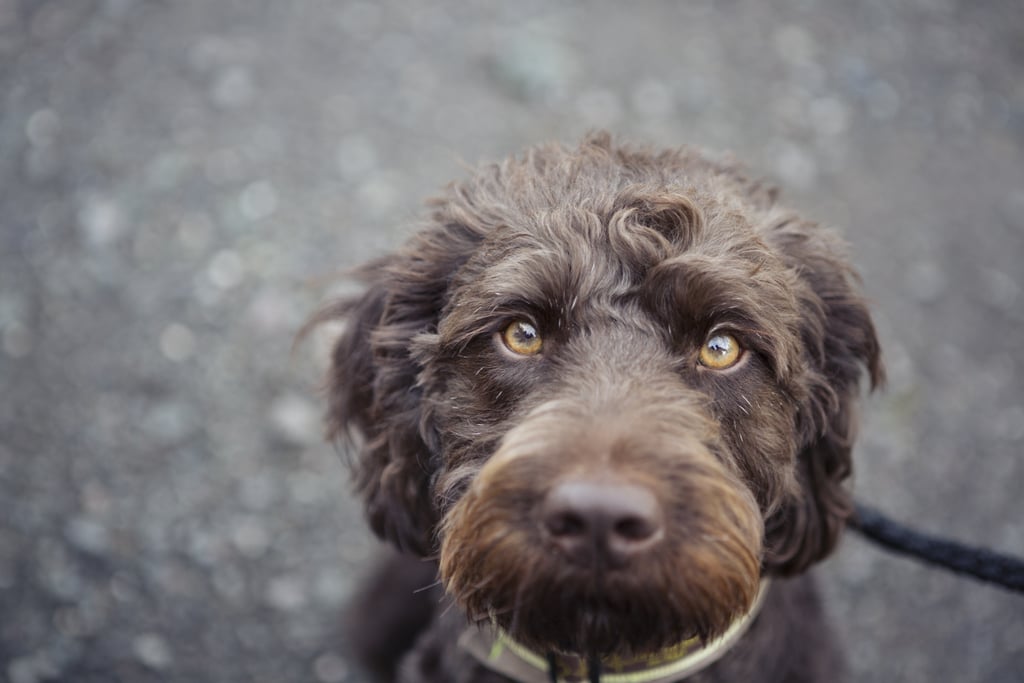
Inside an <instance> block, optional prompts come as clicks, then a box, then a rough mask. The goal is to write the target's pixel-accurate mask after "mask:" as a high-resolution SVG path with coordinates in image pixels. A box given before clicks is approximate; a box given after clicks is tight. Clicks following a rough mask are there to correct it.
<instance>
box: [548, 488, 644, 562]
mask: <svg viewBox="0 0 1024 683" xmlns="http://www.w3.org/2000/svg"><path fill="white" fill-rule="evenodd" d="M542 525H543V529H544V531H545V532H546V534H547V537H548V538H550V539H551V541H552V542H553V543H554V545H555V547H556V548H558V549H559V550H560V551H561V552H562V553H564V554H565V555H566V557H567V558H568V559H569V560H570V561H572V562H574V563H576V564H580V565H584V566H596V565H603V566H608V567H612V568H618V567H622V566H624V565H626V564H627V563H628V562H629V560H630V559H632V558H634V557H636V556H638V555H640V554H642V553H644V552H645V551H647V550H648V549H650V548H651V547H653V546H654V545H656V544H657V543H658V541H659V540H660V539H661V537H662V536H663V535H664V532H663V520H662V513H661V506H660V505H659V503H658V500H657V498H656V497H655V495H654V493H653V492H652V491H650V490H649V489H647V488H646V487H643V486H640V485H638V484H631V483H619V482H605V481H599V480H596V481H595V480H586V479H570V480H567V481H563V482H560V483H558V484H556V485H555V486H554V488H552V489H551V491H550V492H549V493H548V494H547V497H546V498H545V500H544V504H543V507H542Z"/></svg>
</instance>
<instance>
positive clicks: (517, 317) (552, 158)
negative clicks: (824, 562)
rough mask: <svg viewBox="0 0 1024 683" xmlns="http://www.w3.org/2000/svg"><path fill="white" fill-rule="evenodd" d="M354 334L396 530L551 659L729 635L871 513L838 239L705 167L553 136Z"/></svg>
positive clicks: (366, 439)
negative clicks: (758, 602) (771, 581)
mask: <svg viewBox="0 0 1024 683" xmlns="http://www.w3.org/2000/svg"><path fill="white" fill-rule="evenodd" d="M432 208H433V211H432V216H431V221H430V223H429V224H428V225H427V226H425V227H424V229H423V230H421V231H420V232H419V233H417V234H416V235H414V236H413V238H412V239H411V240H410V242H409V243H407V244H406V245H405V246H404V247H403V248H402V249H400V250H399V251H397V252H396V253H394V254H392V255H391V256H388V257H385V258H384V259H382V260H380V261H378V262H376V263H373V264H370V265H369V266H367V267H366V268H365V269H364V270H363V276H364V278H365V279H366V281H367V284H368V288H367V291H366V293H365V294H364V295H363V296H362V297H360V298H358V299H354V300H349V301H345V302H341V303H339V304H336V305H334V306H332V307H330V308H329V309H327V310H326V311H325V312H324V313H323V314H322V315H321V316H320V319H328V318H341V319H344V320H346V321H347V328H346V330H345V332H344V333H343V334H342V336H341V338H340V339H339V341H338V342H337V345H336V347H335V352H334V362H333V367H332V370H331V377H330V397H331V403H330V409H329V411H330V412H329V420H330V428H331V431H332V432H333V433H334V434H340V433H342V432H345V431H347V432H348V433H351V434H354V435H355V436H356V438H357V440H358V441H359V442H360V445H359V450H360V455H359V457H358V458H357V460H356V462H355V466H356V467H355V469H356V478H357V483H358V486H359V490H360V491H361V493H362V495H363V496H364V498H365V500H366V503H367V510H368V516H369V519H370V522H371V524H372V526H373V528H374V530H375V531H376V532H377V533H378V534H379V535H381V536H382V537H384V538H387V539H389V540H391V541H392V542H394V543H396V544H397V545H398V546H400V547H402V548H404V549H406V550H411V551H414V552H418V553H421V554H424V555H431V554H435V553H439V559H440V567H441V575H442V579H443V581H444V583H445V586H446V589H447V591H448V592H449V593H450V594H451V595H452V596H453V597H454V599H455V600H456V601H457V602H458V603H459V604H460V606H462V607H463V608H464V609H465V610H466V611H467V613H468V614H469V615H470V617H472V618H477V619H488V618H490V619H495V620H496V621H497V622H498V623H499V624H500V625H502V626H503V627H504V628H505V629H506V630H508V631H510V632H511V634H512V635H513V636H514V637H517V638H518V639H520V640H522V641H524V642H526V643H528V644H530V645H533V646H535V647H537V648H540V649H559V650H563V651H568V652H577V653H601V654H614V653H617V654H630V655H632V654H639V653H645V652H652V651H655V650H657V649H659V648H661V647H664V646H668V645H671V644H673V643H676V642H679V641H680V640H682V639H684V638H686V637H689V636H693V635H698V636H702V637H705V638H708V637H712V636H715V635H717V634H720V633H722V632H723V631H724V630H725V629H726V628H727V627H728V626H729V624H730V623H732V621H733V620H734V619H735V618H736V617H737V616H738V615H740V614H742V613H743V612H745V611H746V610H747V609H749V607H750V605H751V604H752V602H753V600H754V598H755V595H756V593H757V589H758V585H759V581H760V578H761V576H762V574H763V573H776V574H792V573H796V572H799V571H802V570H803V569H804V568H806V567H807V566H808V565H810V564H811V563H813V562H814V561H816V560H818V559H820V558H821V557H823V556H824V555H826V554H827V553H828V552H829V551H830V550H831V549H832V547H833V546H834V544H835V542H836V540H837V536H838V533H839V531H840V530H841V528H842V526H843V524H844V523H845V519H846V517H847V516H848V515H849V512H850V501H849V498H848V495H847V493H846V491H845V490H844V489H843V488H842V486H841V482H842V480H843V479H844V478H845V477H846V476H847V475H848V473H849V470H850V457H849V454H850V446H851V440H852V437H853V430H854V427H853V425H854V419H853V418H854V410H853V403H854V401H855V397H856V395H857V392H858V383H859V378H860V375H861V373H862V372H863V369H864V368H866V369H867V371H868V374H869V376H870V379H871V381H872V383H875V382H877V381H879V380H880V378H881V372H882V371H881V366H880V361H879V355H878V347H877V342H876V339H875V335H874V330H873V327H872V323H871V320H870V317H869V315H868V313H867V311H866V309H865V307H864V305H863V303H862V301H861V299H860V297H859V296H858V294H857V293H856V289H855V277H854V275H853V273H852V272H851V270H850V268H849V266H848V265H847V264H846V262H845V260H844V259H843V257H842V255H841V249H840V246H839V244H838V242H837V240H836V239H835V238H834V237H833V236H832V235H831V234H830V233H828V232H827V231H824V230H822V229H820V228H818V227H816V226H814V225H811V224H809V223H807V222H804V221H802V220H800V219H799V218H798V217H796V216H795V215H793V214H791V213H787V212H784V211H782V210H780V209H778V208H776V207H775V206H774V196H773V194H772V193H771V192H770V191H767V190H765V189H763V188H761V187H760V186H758V185H756V184H754V183H751V182H749V181H748V180H746V179H745V178H744V177H743V176H742V174H740V173H739V172H738V171H736V170H735V169H731V168H728V167H723V166H720V165H716V164H713V163H711V162H709V161H707V160H705V159H703V158H701V157H699V156H697V155H695V154H694V153H692V152H686V151H684V152H668V153H661V154H653V153H648V152H643V151H639V152H637V151H631V150H628V149H624V148H616V147H615V146H613V145H612V143H611V142H610V140H609V139H608V138H607V137H606V136H595V137H592V138H590V139H588V140H586V141H584V142H583V144H582V145H581V146H580V147H579V148H578V149H575V150H565V149H562V148H558V147H546V148H538V149H536V150H533V151H531V152H528V153H527V154H526V155H525V156H524V157H522V158H519V159H513V160H510V161H507V162H505V163H504V164H502V165H499V166H493V167H490V168H487V169H484V170H482V171H481V172H479V174H478V175H477V176H476V177H475V178H473V179H472V180H471V181H470V182H468V183H466V184H463V185H457V186H453V187H452V188H451V189H450V190H449V192H448V194H447V195H446V196H445V197H443V198H441V199H439V200H435V201H434V202H433V204H432Z"/></svg>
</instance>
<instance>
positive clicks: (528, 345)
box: [501, 320, 544, 356]
mask: <svg viewBox="0 0 1024 683" xmlns="http://www.w3.org/2000/svg"><path fill="white" fill-rule="evenodd" d="M501 341H502V342H503V343H504V344H505V347H506V348H507V349H508V350H509V351H511V352H512V353H514V354H516V355H519V356H533V355H536V354H538V353H540V349H541V347H542V346H543V345H544V342H543V341H542V340H541V337H540V333H539V332H537V328H536V327H534V326H533V325H531V324H530V323H528V322H526V321H525V320H515V321H513V322H511V323H509V325H508V327H506V328H505V330H504V331H503V332H502V333H501Z"/></svg>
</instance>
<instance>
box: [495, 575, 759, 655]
mask: <svg viewBox="0 0 1024 683" xmlns="http://www.w3.org/2000/svg"><path fill="white" fill-rule="evenodd" d="M538 597H539V599H538V600H536V601H533V602H531V604H521V605H519V607H518V608H517V609H514V610H512V611H510V612H506V613H504V614H502V615H499V616H497V623H498V625H499V626H501V627H502V628H503V629H504V630H505V631H506V632H507V633H508V634H509V635H510V636H512V637H513V638H514V639H516V640H517V641H519V642H521V643H522V644H524V645H526V646H528V647H530V648H532V649H534V650H536V651H538V652H552V651H556V652H562V653H571V654H577V655H580V656H589V655H600V656H611V655H619V656H623V657H636V656H641V655H648V654H653V653H656V652H658V651H660V650H663V649H665V648H668V647H672V646H674V645H678V644H679V643H680V642H682V641H684V640H687V639H689V638H692V637H695V636H696V637H700V638H702V639H711V638H713V637H715V636H717V635H719V634H720V633H722V632H724V630H725V629H726V628H728V626H729V625H730V624H731V623H732V621H733V619H734V618H735V617H737V616H739V614H742V612H743V611H744V609H743V607H742V606H740V605H738V604H737V605H736V606H735V607H734V608H733V609H722V606H721V605H714V606H709V607H711V609H705V610H703V611H701V610H700V608H699V607H698V606H694V607H693V608H691V609H690V610H686V609H682V608H681V606H680V605H670V604H667V601H666V600H665V599H664V597H663V596H662V599H661V600H659V599H658V596H654V595H646V596H640V595H629V594H627V593H622V592H619V593H614V594H613V593H609V594H607V595H600V596H598V595H574V594H573V593H572V591H567V590H561V591H552V592H551V593H550V594H548V595H540V596H538Z"/></svg>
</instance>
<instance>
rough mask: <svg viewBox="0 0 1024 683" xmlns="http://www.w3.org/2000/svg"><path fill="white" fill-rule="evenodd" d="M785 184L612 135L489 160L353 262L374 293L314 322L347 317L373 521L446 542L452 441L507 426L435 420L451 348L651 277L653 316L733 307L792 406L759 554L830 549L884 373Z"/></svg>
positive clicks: (345, 345)
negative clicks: (866, 396)
mask: <svg viewBox="0 0 1024 683" xmlns="http://www.w3.org/2000/svg"><path fill="white" fill-rule="evenodd" d="M775 201H776V195H775V192H774V191H773V190H772V189H770V188H768V187H766V186H764V185H762V184H760V183H759V182H756V181H753V180H750V179H749V178H748V177H747V176H746V175H745V174H744V173H743V172H742V171H741V170H740V169H738V168H737V167H735V166H733V165H731V164H728V163H725V164H721V163H717V162H713V161H710V160H708V159H707V158H705V157H703V156H701V155H700V154H698V153H696V152H695V151H693V150H688V149H681V150H675V151H667V152H657V153H655V152H651V151H649V150H646V149H641V148H629V147H624V146H618V145H616V144H614V143H613V142H612V140H611V138H610V137H609V136H607V135H605V134H596V135H592V136H590V137H588V138H586V139H585V140H584V141H583V142H582V143H581V144H580V145H579V146H578V147H576V148H567V147H562V146H559V145H546V146H540V147H537V148H534V149H532V150H530V151H528V152H526V153H525V154H524V155H522V156H519V157H515V158H512V159H509V160H507V161H504V162H502V163H499V164H493V165H488V166H484V167H483V168H481V169H480V170H478V171H477V172H476V173H475V174H474V175H473V176H472V177H471V178H470V179H469V180H467V181H464V182H460V183H455V184H453V185H451V186H449V187H448V189H447V191H446V192H445V193H444V194H443V195H442V196H441V197H439V198H436V199H434V200H431V201H430V202H429V205H428V206H429V220H428V221H427V222H426V224H425V225H424V226H423V227H422V229H421V230H419V231H418V232H416V233H415V234H414V235H413V236H412V237H411V238H410V239H409V241H408V242H407V243H406V244H405V245H404V246H402V247H401V248H399V249H398V250H397V251H395V252H394V253H392V254H390V255H388V256H385V257H383V258H381V259H379V260H377V261H375V262H373V263H371V264H368V265H367V266H365V267H363V268H362V269H361V270H360V271H359V275H360V277H361V278H362V280H363V281H364V282H365V284H366V286H367V290H366V292H365V293H364V294H362V295H361V296H358V297H356V298H352V299H348V300H344V301H341V302H337V303H335V304H332V305H330V306H328V307H327V308H325V309H324V310H323V311H321V313H320V314H318V315H317V316H316V318H315V319H314V321H313V324H316V323H318V322H323V321H326V320H332V319H341V320H344V321H345V322H346V323H347V327H346V329H345V331H344V332H343V334H342V336H341V338H340V339H339V341H338V343H337V345H336V347H335V350H334V354H333V362H332V368H331V372H330V377H329V397H330V403H329V431H330V433H331V434H332V436H342V435H344V434H349V435H351V436H353V437H354V438H355V440H356V441H357V442H358V445H357V449H358V455H357V457H356V459H355V462H354V467H355V474H356V483H357V487H358V489H359V491H360V493H361V495H362V496H363V497H364V500H365V501H366V508H367V513H368V517H369V520H370V523H371V526H372V527H373V529H374V530H375V531H376V533H378V534H379V535H380V536H382V537H383V538H386V539H388V540H390V541H392V542H393V543H395V544H396V545H398V546H399V547H401V548H404V549H406V550H410V551H413V552H416V553H419V554H423V555H431V554H433V553H434V552H436V542H437V539H436V533H437V530H438V527H439V522H440V514H441V510H440V506H441V504H442V503H443V501H440V500H438V499H437V498H436V496H437V495H438V493H439V492H438V491H435V488H436V486H435V485H436V484H437V481H438V478H439V477H440V476H441V474H442V472H443V470H444V469H445V468H446V467H448V466H449V465H450V464H451V463H448V462H446V458H447V457H448V454H446V452H445V449H446V448H448V447H449V445H450V444H452V443H455V442H457V441H459V439H461V440H462V441H467V440H471V439H476V440H477V442H478V443H477V446H478V447H481V448H486V447H487V444H488V443H490V444H491V445H492V446H493V445H494V444H495V443H497V441H498V440H500V438H501V433H500V432H499V431H498V430H496V429H489V428H488V427H489V426H490V427H494V426H495V425H497V424H499V423H501V421H502V420H504V419H506V418H507V414H495V415H490V416H486V417H485V416H478V417H479V420H480V422H481V424H480V425H479V430H478V431H477V432H476V433H474V434H471V433H468V429H469V428H468V427H467V428H466V429H467V433H465V434H456V435H451V434H447V433H446V434H441V433H439V430H438V426H437V419H436V418H437V411H438V410H439V407H440V406H444V405H447V404H446V403H445V402H451V401H454V400H457V398H455V397H451V396H447V395H446V394H445V381H446V378H445V376H444V373H442V372H440V371H439V370H438V364H439V362H440V361H441V360H442V359H443V358H448V359H450V358H453V357H456V356H457V355H458V354H459V353H460V352H461V351H462V350H464V349H465V347H466V346H467V345H468V344H470V343H471V342H472V341H473V340H474V339H475V338H477V337H479V335H480V334H482V333H483V332H485V331H487V330H488V329H489V328H488V327H487V325H489V324H492V323H491V322H489V321H491V320H493V319H494V317H495V315H497V314H500V313H501V312H502V311H503V310H504V308H505V307H507V308H508V309H509V310H516V307H517V306H521V305H522V304H523V303H524V302H529V303H531V304H540V303H544V304H545V306H546V307H547V308H549V309H550V311H551V315H552V316H553V318H554V319H555V320H554V322H555V323H556V324H567V325H568V324H570V323H571V322H572V320H571V316H572V311H573V310H574V308H575V306H576V304H577V303H578V302H580V301H584V300H587V299H588V298H595V299H597V298H606V299H609V300H610V299H614V298H615V297H620V296H628V295H630V294H631V293H637V292H639V293H640V295H639V296H638V298H637V301H638V305H642V306H643V307H644V308H645V310H647V311H648V312H649V313H650V314H651V315H653V316H655V317H656V318H658V319H665V320H679V319H680V318H683V319H685V320H688V321H695V322H698V323H699V322H700V321H701V320H703V319H711V318H715V317H720V316H723V315H725V316H732V318H731V320H732V322H733V323H734V324H736V325H738V326H743V327H744V329H746V330H748V331H749V332H750V333H751V338H752V339H753V340H755V343H756V344H758V345H760V346H761V347H762V350H763V351H764V355H765V357H766V358H769V359H770V367H771V370H772V371H773V372H774V373H775V374H776V376H777V378H778V379H779V382H780V385H782V386H785V387H788V390H789V391H790V393H791V397H790V398H791V399H792V401H794V403H795V404H796V410H795V415H796V417H795V420H796V424H794V425H793V431H794V434H795V435H796V436H795V439H796V446H797V450H798V454H797V464H796V469H795V479H796V481H797V482H798V484H799V488H798V490H796V491H795V492H794V493H793V494H792V495H790V496H789V497H788V498H787V499H786V500H785V502H784V504H781V505H779V506H777V507H776V508H773V509H774V512H773V513H772V514H771V517H770V518H769V519H768V520H767V522H766V528H767V540H766V552H767V555H766V557H765V564H766V566H767V567H768V568H769V569H770V570H772V571H775V572H778V573H784V574H785V573H794V572H798V571H801V570H802V569H804V568H805V567H806V566H808V565H809V564H811V563H812V562H814V561H816V560H818V559H820V558H821V557H823V556H824V555H826V554H827V553H828V552H830V551H831V549H832V547H833V546H834V544H835V542H836V540H837V538H838V535H839V532H840V530H841V528H842V526H843V525H844V523H845V520H846V518H847V517H848V516H849V514H850V512H851V502H850V498H849V494H848V493H847V491H846V489H845V488H844V487H843V485H842V482H843V480H844V479H845V478H846V477H847V476H848V474H849V472H850V448H851V445H852V444H851V442H852V437H853V432H854V429H855V410H854V409H853V408H854V403H855V398H856V394H857V392H858V384H859V379H860V375H861V373H862V368H866V369H867V374H868V377H869V380H870V383H871V384H872V386H873V385H874V384H876V383H877V382H879V381H881V379H882V367H881V362H880V359H879V350H878V346H877V341H876V339H875V334H874V329H873V326H872V323H871V319H870V317H869V315H868V312H867V310H866V308H865V306H864V304H863V302H862V300H861V298H860V295H859V293H858V286H857V282H856V277H855V275H854V273H853V272H852V270H851V269H850V267H849V265H847V261H846V259H845V256H844V253H843V252H844V249H843V246H842V243H841V242H840V241H839V240H838V238H837V237H836V236H835V235H833V234H832V233H831V232H830V231H827V230H824V229H821V228H819V227H817V226H815V225H813V224H810V223H808V222H806V221H804V220H802V219H800V218H799V217H797V216H796V215H795V214H793V213H791V212H788V211H785V210H783V209H781V208H779V207H777V206H776V204H775ZM456 292H458V296H457V297H456V296H455V293H456ZM559 297H562V299H561V300H560V299H559ZM694 327H697V325H694ZM487 420H491V424H490V425H488V424H485V422H486V421H487Z"/></svg>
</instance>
